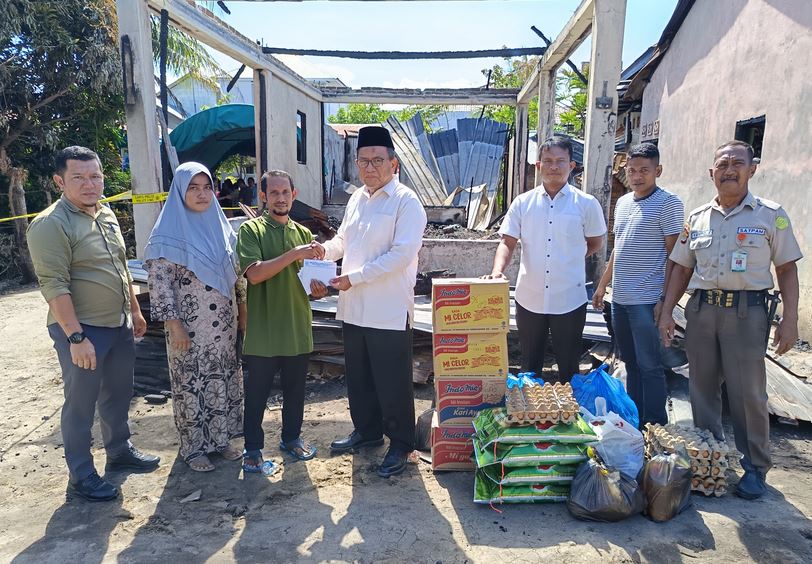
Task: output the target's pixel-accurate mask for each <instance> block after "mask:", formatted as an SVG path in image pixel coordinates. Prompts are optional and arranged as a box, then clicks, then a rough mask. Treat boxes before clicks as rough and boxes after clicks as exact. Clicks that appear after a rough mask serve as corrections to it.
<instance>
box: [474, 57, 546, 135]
mask: <svg viewBox="0 0 812 564" xmlns="http://www.w3.org/2000/svg"><path fill="white" fill-rule="evenodd" d="M538 63H539V58H538V57H536V56H527V55H525V56H523V57H505V62H504V64H501V65H494V66H493V67H491V68H489V69H482V74H483V75H484V76H485V77H487V76H488V74H489V73H490V78H491V80H490V86H491V87H492V88H521V87H522V86H524V83H525V82H527V81H528V79H529V78H530V76H531V75H532V74H533V70H534V69H535V68H536V66H538ZM484 115H485V116H486V117H489V118H491V119H492V120H496V121H500V122H502V123H509V124H511V125H513V124H514V123H515V121H516V110H515V109H514V108H512V107H511V106H485V114H484ZM538 115H539V100H538V96H536V97H534V98H533V99H532V100H531V101H530V104H529V106H528V117H527V121H528V126H529V127H530V128H535V127H536V123H538Z"/></svg>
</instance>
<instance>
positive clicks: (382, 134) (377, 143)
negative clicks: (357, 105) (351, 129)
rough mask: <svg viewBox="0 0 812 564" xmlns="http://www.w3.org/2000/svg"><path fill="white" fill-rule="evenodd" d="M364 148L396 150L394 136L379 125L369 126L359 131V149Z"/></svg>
mask: <svg viewBox="0 0 812 564" xmlns="http://www.w3.org/2000/svg"><path fill="white" fill-rule="evenodd" d="M363 147H388V148H389V149H392V150H394V149H395V145H394V144H393V143H392V136H391V135H389V130H388V129H386V128H385V127H381V126H379V125H369V126H367V127H362V128H361V129H359V130H358V148H359V149H361V148H363Z"/></svg>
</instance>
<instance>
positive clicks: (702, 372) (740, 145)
mask: <svg viewBox="0 0 812 564" xmlns="http://www.w3.org/2000/svg"><path fill="white" fill-rule="evenodd" d="M755 172H756V164H755V163H754V162H753V148H752V147H751V146H750V145H748V144H747V143H744V142H742V141H730V142H728V143H725V144H724V145H722V146H721V147H719V148H718V149H717V150H716V153H715V155H714V160H713V167H712V168H711V169H710V177H711V180H713V183H714V185H715V186H716V197H715V198H714V199H713V200H711V201H710V202H708V203H706V204H704V205H703V206H700V207H698V208H697V209H695V210H694V211H692V212H691V213H690V214H689V215H688V221H687V222H686V223H685V227H684V230H683V232H682V235H681V236H680V238H679V241H678V242H677V244H676V245H674V250H673V251H672V252H671V260H672V261H673V262H674V266H673V268H672V270H671V274H670V277H669V279H668V287H667V288H666V291H665V301H664V303H663V308H662V313H661V314H660V320H659V328H660V335H661V337H662V340H663V343H664V344H665V345H666V346H668V345H669V344H670V342H671V339H673V337H674V326H675V324H674V319H673V317H672V316H671V315H668V313H666V312H669V313H670V312H672V311H673V310H674V306H675V305H676V304H677V301H678V300H679V298H680V297H681V296H682V294H683V292H684V291H685V289H686V288H689V289H692V290H694V292H693V296H692V297H691V299H690V301H689V302H688V305H687V306H686V308H685V318H686V320H687V328H686V334H685V348H686V352H687V353H688V363H689V365H690V371H691V378H690V395H691V410H692V411H693V419H694V424H695V425H696V426H697V427H700V428H702V429H709V430H710V431H711V432H712V433H713V434H714V435H715V436H716V438H717V439H723V438H724V430H723V429H722V383H723V382H724V383H725V384H726V386H727V399H728V405H729V407H730V418H731V420H732V422H733V433H734V438H735V439H736V448H737V449H738V450H739V452H741V453H742V459H741V465H742V468H743V469H744V476H743V477H742V479H741V480H740V481H739V484H738V485H737V487H736V494H737V495H739V496H740V497H743V498H745V499H756V498H758V497H761V496H762V495H763V494H764V493H765V492H766V491H767V486H766V481H765V479H766V474H767V471H768V470H769V469H770V466H771V465H772V462H771V460H770V415H769V412H768V410H767V374H766V367H765V365H764V354H765V352H766V348H767V336H768V334H769V330H770V320H769V319H767V307H766V303H765V298H766V293H767V290H769V289H770V288H772V287H773V276H772V273H771V272H770V267H771V266H775V275H776V278H777V280H778V287H779V288H780V290H781V297H782V298H783V302H784V308H783V312H782V313H783V315H782V317H781V323H780V324H779V325H778V329H777V330H776V332H775V338H774V342H773V344H774V345H776V346H777V350H776V352H777V354H779V355H780V354H784V353H785V352H787V351H788V350H789V349H791V348H792V347H793V346H794V345H795V342H796V341H797V340H798V269H797V267H796V265H795V262H796V261H798V260H800V259H801V257H802V254H801V249H800V247H799V246H798V242H797V241H796V239H795V236H794V235H793V233H792V226H791V224H790V221H789V217H788V216H787V212H786V211H784V209H783V208H782V207H781V206H780V205H779V204H777V203H776V202H772V201H770V200H767V199H764V198H759V197H757V196H754V195H753V194H752V193H751V192H750V191H749V188H748V183H749V181H750V178H752V177H753V175H754V174H755Z"/></svg>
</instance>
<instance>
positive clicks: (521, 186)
mask: <svg viewBox="0 0 812 564" xmlns="http://www.w3.org/2000/svg"><path fill="white" fill-rule="evenodd" d="M527 113H528V104H519V105H518V106H516V135H515V137H514V142H513V185H512V188H513V190H512V192H513V193H512V194H511V199H512V198H515V197H516V196H518V195H519V194H521V193H523V192H524V190H525V179H526V177H527ZM508 203H509V202H508Z"/></svg>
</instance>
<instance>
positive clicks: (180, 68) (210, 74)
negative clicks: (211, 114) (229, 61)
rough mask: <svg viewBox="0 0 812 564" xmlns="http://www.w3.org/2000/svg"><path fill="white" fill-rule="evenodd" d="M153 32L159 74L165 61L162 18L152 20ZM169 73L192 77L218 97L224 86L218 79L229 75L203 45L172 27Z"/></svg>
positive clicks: (169, 28)
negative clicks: (162, 52) (162, 47)
mask: <svg viewBox="0 0 812 564" xmlns="http://www.w3.org/2000/svg"><path fill="white" fill-rule="evenodd" d="M202 4H203V5H205V6H206V7H207V8H208V9H209V10H211V6H209V4H212V3H210V2H202ZM150 31H151V34H152V56H153V59H154V61H155V66H156V74H157V67H158V64H159V63H160V57H161V44H160V36H161V19H160V18H159V17H158V16H150ZM166 69H167V71H168V72H171V73H172V74H175V75H177V76H183V75H189V77H190V78H192V79H194V80H197V81H199V82H202V83H203V84H206V85H207V86H209V87H210V88H212V89H213V90H215V91H216V92H218V93H219V92H220V85H219V84H218V82H217V77H218V76H222V75H224V74H225V70H223V68H222V67H221V66H220V65H219V64H217V61H216V60H214V57H212V56H211V54H210V53H209V51H208V50H207V49H206V48H205V47H204V46H203V44H202V43H200V42H199V41H198V40H197V39H195V38H194V37H192V36H190V35H188V34H186V33H184V32H183V31H181V30H179V29H178V28H176V27H173V26H172V25H171V24H170V25H169V27H168V28H167V34H166Z"/></svg>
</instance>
